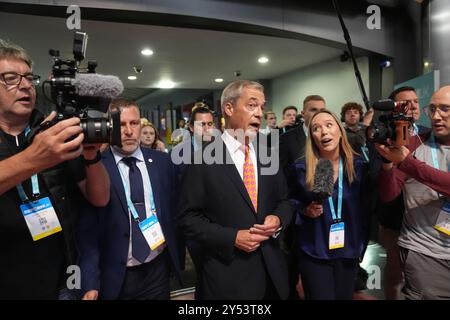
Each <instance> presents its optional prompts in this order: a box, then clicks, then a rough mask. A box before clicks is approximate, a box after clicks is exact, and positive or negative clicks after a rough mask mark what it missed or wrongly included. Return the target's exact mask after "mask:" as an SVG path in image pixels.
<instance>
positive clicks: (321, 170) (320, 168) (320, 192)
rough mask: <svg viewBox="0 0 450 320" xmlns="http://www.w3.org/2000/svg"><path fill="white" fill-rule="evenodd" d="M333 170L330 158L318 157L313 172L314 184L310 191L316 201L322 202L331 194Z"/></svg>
mask: <svg viewBox="0 0 450 320" xmlns="http://www.w3.org/2000/svg"><path fill="white" fill-rule="evenodd" d="M333 189H334V170H333V164H332V163H331V161H330V160H327V159H319V162H317V165H316V172H315V174H314V185H313V188H312V192H313V194H314V196H313V198H314V201H316V202H322V201H323V200H325V199H327V198H328V197H329V196H331V195H332V194H333Z"/></svg>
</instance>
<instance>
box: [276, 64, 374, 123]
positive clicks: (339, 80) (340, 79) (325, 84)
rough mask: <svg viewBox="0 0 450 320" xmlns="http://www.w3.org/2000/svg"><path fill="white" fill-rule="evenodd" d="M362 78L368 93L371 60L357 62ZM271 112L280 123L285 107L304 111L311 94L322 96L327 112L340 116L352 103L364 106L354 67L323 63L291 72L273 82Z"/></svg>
mask: <svg viewBox="0 0 450 320" xmlns="http://www.w3.org/2000/svg"><path fill="white" fill-rule="evenodd" d="M356 61H357V63H358V67H359V69H360V71H361V77H362V80H363V83H364V87H365V89H366V93H367V96H370V93H369V59H368V58H367V57H362V58H358V59H356ZM271 89H272V106H268V108H267V109H272V110H273V111H274V112H275V113H276V114H277V117H278V119H279V120H281V112H282V110H283V108H284V107H286V106H288V105H294V106H296V107H297V108H298V109H299V110H301V109H302V108H303V99H304V98H305V97H306V96H308V95H311V94H319V95H321V96H322V97H324V98H325V100H326V102H327V107H328V109H330V110H332V111H333V112H335V113H337V114H340V110H341V107H342V106H343V105H344V104H345V103H346V102H349V101H356V102H358V103H360V104H361V105H363V101H362V99H361V94H360V91H359V88H358V83H357V81H356V77H355V73H354V71H353V65H352V63H351V61H350V60H348V61H347V62H340V61H339V60H338V59H333V60H332V61H326V62H321V63H318V64H315V65H312V66H309V67H306V68H302V69H298V70H295V71H293V72H289V73H287V74H285V75H282V76H280V77H277V78H275V79H273V80H272V88H271Z"/></svg>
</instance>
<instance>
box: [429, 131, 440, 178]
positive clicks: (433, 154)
mask: <svg viewBox="0 0 450 320" xmlns="http://www.w3.org/2000/svg"><path fill="white" fill-rule="evenodd" d="M430 141H431V158H432V159H433V167H434V168H435V169H438V170H439V162H438V158H437V152H436V149H437V148H438V146H437V145H436V142H435V140H434V135H433V134H432V135H431V138H430Z"/></svg>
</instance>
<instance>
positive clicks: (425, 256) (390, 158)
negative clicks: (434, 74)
mask: <svg viewBox="0 0 450 320" xmlns="http://www.w3.org/2000/svg"><path fill="white" fill-rule="evenodd" d="M424 110H425V112H426V114H427V115H428V116H429V118H430V121H431V124H432V132H429V133H426V134H424V135H417V136H412V137H411V138H410V143H409V145H408V148H407V147H405V146H398V145H394V144H393V143H392V141H390V140H388V141H387V143H388V145H383V144H376V148H377V151H378V152H379V154H380V155H381V156H382V157H383V158H384V159H385V161H384V162H385V163H383V165H382V168H383V170H381V171H380V175H379V180H378V182H379V192H380V197H381V199H382V200H383V201H391V200H393V199H394V198H395V197H397V196H398V195H399V194H400V192H401V191H402V190H403V195H404V197H403V198H404V202H405V215H404V218H403V223H402V227H401V231H400V237H399V240H398V244H399V246H400V260H401V265H402V268H403V272H404V275H405V286H404V288H403V293H404V294H405V298H406V299H414V300H415V299H450V251H449V247H450V200H449V198H450V173H449V172H448V171H449V167H450V86H446V87H443V88H441V89H440V90H438V91H437V92H435V93H434V95H433V96H432V98H431V102H430V105H429V106H427V107H425V109H424Z"/></svg>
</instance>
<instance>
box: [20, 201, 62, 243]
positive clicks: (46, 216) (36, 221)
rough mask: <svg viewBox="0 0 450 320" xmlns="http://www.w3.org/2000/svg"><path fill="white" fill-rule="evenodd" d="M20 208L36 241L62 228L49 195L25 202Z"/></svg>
mask: <svg viewBox="0 0 450 320" xmlns="http://www.w3.org/2000/svg"><path fill="white" fill-rule="evenodd" d="M20 210H21V211H22V214H23V217H24V218H25V222H26V223H27V226H28V229H29V230H30V233H31V236H32V237H33V240H34V241H37V240H40V239H42V238H45V237H48V236H50V235H52V234H54V233H57V232H59V231H61V230H62V228H61V224H60V223H59V220H58V217H57V216H56V212H55V209H54V208H53V206H52V203H51V202H50V198H49V197H46V198H42V199H39V200H36V201H31V202H27V203H24V204H22V205H21V206H20Z"/></svg>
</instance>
